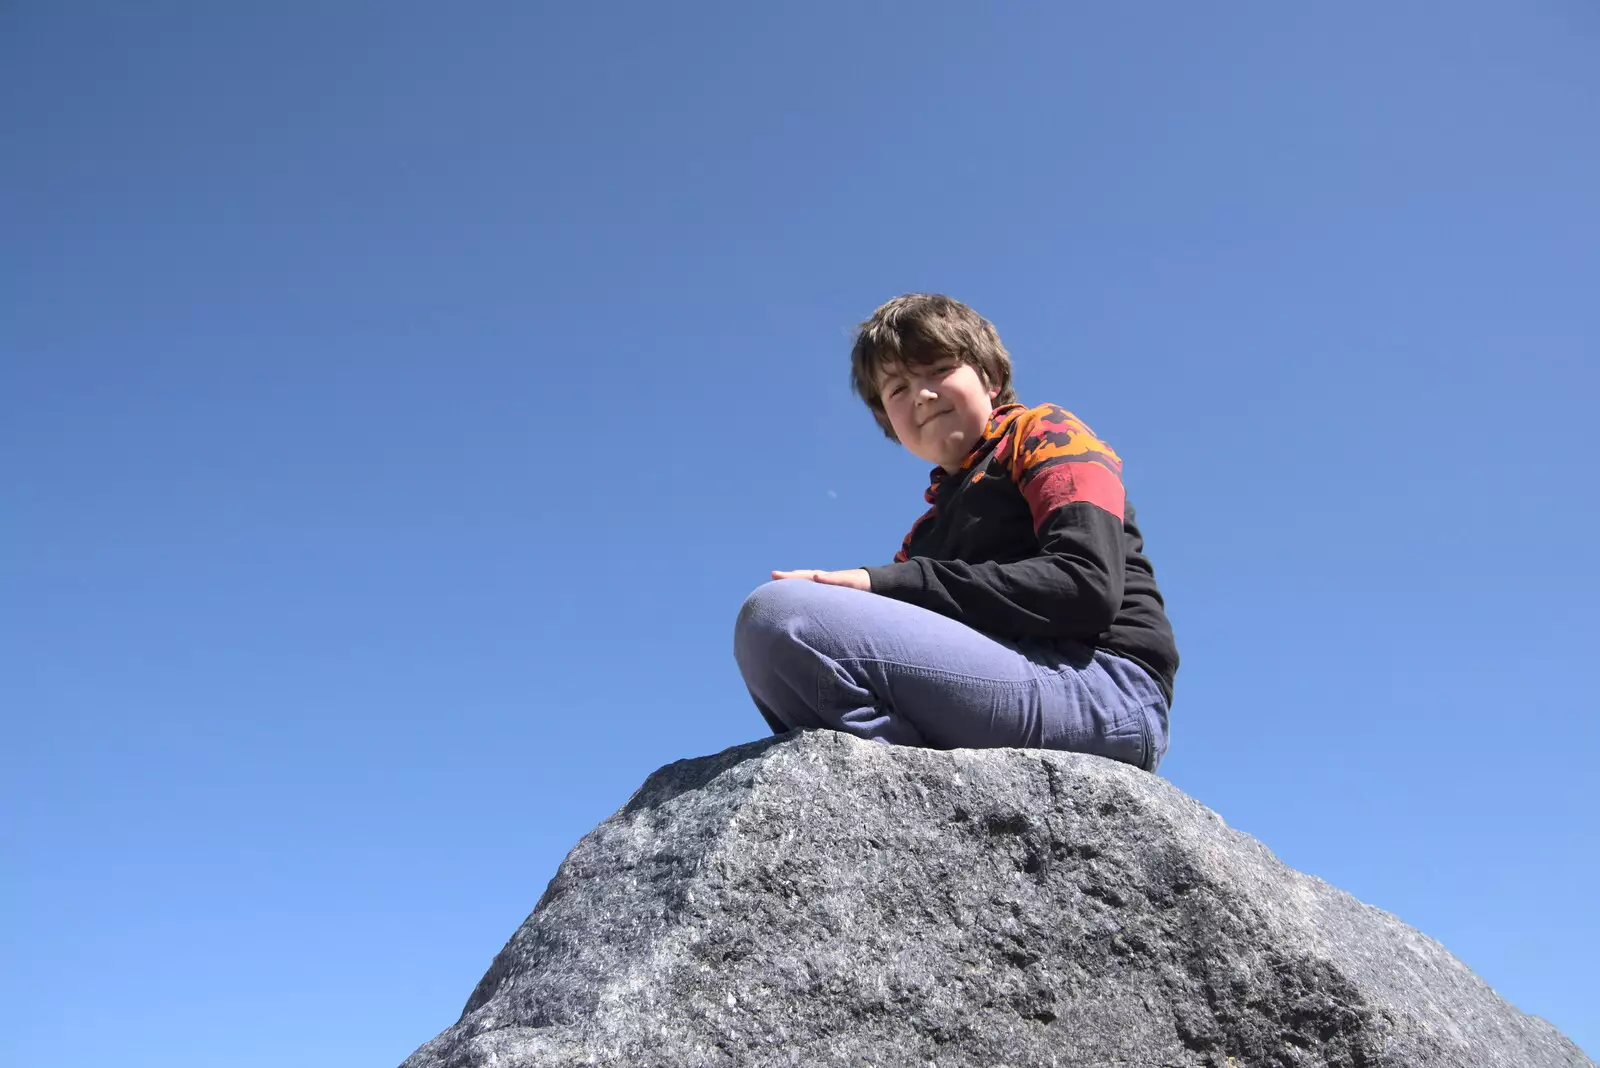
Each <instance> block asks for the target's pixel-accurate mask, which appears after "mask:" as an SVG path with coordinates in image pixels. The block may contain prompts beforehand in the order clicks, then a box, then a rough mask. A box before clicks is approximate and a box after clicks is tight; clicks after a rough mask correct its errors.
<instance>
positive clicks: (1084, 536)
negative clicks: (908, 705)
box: [866, 405, 1126, 639]
mask: <svg viewBox="0 0 1600 1068" xmlns="http://www.w3.org/2000/svg"><path fill="white" fill-rule="evenodd" d="M997 449H999V450H1003V451H1002V452H1001V455H1002V457H1003V458H1004V459H1005V461H1006V464H1007V467H1008V468H1009V470H1010V472H1011V477H1012V480H1013V481H1014V482H1015V483H1016V484H1017V487H1018V488H1019V489H1020V490H1021V491H1022V496H1023V499H1024V500H1026V501H1027V503H1028V511H1029V513H1030V514H1031V516H1032V518H1033V526H1034V532H1035V534H1036V536H1037V537H1038V539H1039V552H1038V555H1036V556H1031V557H1028V558H1027V559H1023V560H1016V561H1013V562H1010V563H994V562H986V563H976V564H969V563H965V562H963V561H960V560H933V559H930V558H928V557H921V556H914V557H911V558H910V559H907V560H904V561H902V562H899V563H894V564H889V565H886V566H883V567H869V568H867V569H866V571H867V574H868V576H869V579H870V582H871V585H872V591H873V592H874V593H879V594H883V595H884V596H886V597H893V598H896V599H897V600H901V601H906V602H909V603H911V604H915V605H920V606H921V607H923V608H927V609H930V610H931V611H934V612H938V613H939V614H940V615H945V616H949V617H951V618H952V619H957V620H960V621H961V622H963V623H965V624H967V625H968V626H970V627H973V628H974V629H977V630H982V631H989V632H992V633H997V634H1004V635H1014V636H1017V637H1051V638H1079V639H1089V638H1093V637H1095V636H1096V635H1098V634H1100V633H1102V632H1103V631H1105V630H1106V629H1107V628H1108V627H1110V626H1111V623H1112V620H1114V619H1115V618H1116V614H1117V610H1118V608H1119V607H1120V606H1121V604H1122V586H1123V578H1124V568H1125V566H1126V564H1125V552H1124V549H1123V536H1122V535H1123V531H1122V522H1123V513H1124V510H1125V505H1126V502H1125V499H1124V493H1123V487H1122V477H1121V470H1122V461H1121V460H1120V459H1119V458H1118V457H1117V454H1116V453H1115V452H1113V451H1112V450H1111V448H1110V446H1108V445H1106V444H1105V443H1104V442H1102V441H1100V440H1099V439H1098V438H1096V437H1095V436H1094V434H1093V433H1092V432H1090V430H1089V428H1088V427H1086V426H1084V425H1083V424H1082V423H1081V422H1079V421H1078V420H1077V419H1076V418H1075V417H1073V416H1072V415H1071V414H1070V413H1068V412H1066V411H1063V410H1062V409H1060V408H1057V407H1055V406H1053V405H1046V406H1043V407H1040V408H1036V409H1034V410H1032V411H1029V412H1026V413H1024V414H1022V415H1021V416H1019V417H1018V418H1017V421H1016V424H1015V425H1014V426H1013V428H1012V430H1011V431H1010V433H1009V434H1008V436H1007V438H1006V439H1003V440H1002V441H1001V442H1000V444H999V445H998V446H997Z"/></svg>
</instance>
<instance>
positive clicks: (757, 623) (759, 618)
mask: <svg viewBox="0 0 1600 1068" xmlns="http://www.w3.org/2000/svg"><path fill="white" fill-rule="evenodd" d="M818 588H819V587H818V585H817V584H816V583H814V582H807V581H805V580H803V579H773V580H772V581H771V582H765V583H762V584H761V585H760V586H757V587H756V588H755V590H753V591H752V592H751V594H750V596H748V597H746V598H745V599H744V604H743V605H741V606H740V607H739V618H738V620H737V621H735V623H734V627H733V651H734V655H735V656H737V657H740V658H744V657H746V656H756V655H760V654H762V653H766V652H769V651H770V650H771V649H772V648H773V646H774V644H776V643H780V642H784V641H788V640H790V639H792V638H794V637H795V636H796V632H797V628H798V627H799V626H801V625H802V624H803V622H804V621H805V620H808V619H811V618H812V617H813V616H814V615H815V614H816V595H817V592H818Z"/></svg>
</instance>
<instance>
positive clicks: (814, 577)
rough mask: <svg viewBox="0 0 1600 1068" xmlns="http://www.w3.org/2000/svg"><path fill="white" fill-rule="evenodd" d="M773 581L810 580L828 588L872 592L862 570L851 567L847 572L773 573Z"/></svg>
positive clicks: (870, 584) (870, 582) (864, 571)
mask: <svg viewBox="0 0 1600 1068" xmlns="http://www.w3.org/2000/svg"><path fill="white" fill-rule="evenodd" d="M772 577H773V578H775V579H810V580H811V581H812V582H823V583H826V584H827V585H829V586H848V587H850V588H851V589H852V590H865V591H867V592H868V593H871V592H872V580H871V579H869V578H867V572H866V570H865V569H864V568H859V567H852V568H851V569H850V570H848V571H774V572H773V573H772Z"/></svg>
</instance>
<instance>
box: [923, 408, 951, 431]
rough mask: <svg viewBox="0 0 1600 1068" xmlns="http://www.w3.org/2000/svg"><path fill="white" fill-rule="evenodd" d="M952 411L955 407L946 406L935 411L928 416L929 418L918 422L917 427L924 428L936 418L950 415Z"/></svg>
mask: <svg viewBox="0 0 1600 1068" xmlns="http://www.w3.org/2000/svg"><path fill="white" fill-rule="evenodd" d="M951 411H953V409H950V408H945V409H943V410H941V411H937V412H934V413H933V414H932V415H930V416H928V418H926V419H924V420H923V421H922V422H920V423H918V424H917V429H919V430H920V429H922V428H923V427H925V426H927V425H928V424H929V423H931V422H933V421H934V420H935V419H937V418H939V417H940V416H941V415H949V414H950V413H951Z"/></svg>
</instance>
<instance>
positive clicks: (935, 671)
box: [817, 656, 1041, 698]
mask: <svg viewBox="0 0 1600 1068" xmlns="http://www.w3.org/2000/svg"><path fill="white" fill-rule="evenodd" d="M835 662H836V663H838V664H841V665H843V664H882V665H884V666H885V667H892V668H896V669H898V670H900V671H903V672H905V673H907V674H911V675H921V676H923V677H925V678H933V679H960V680H961V681H963V682H981V683H983V684H984V685H986V686H1006V687H1013V688H1014V687H1017V686H1033V685H1037V684H1038V683H1039V682H1040V681H1041V680H1039V679H1036V678H1034V679H991V678H987V677H985V676H983V675H968V674H966V673H964V672H960V671H950V670H948V669H946V668H930V667H923V666H922V665H921V664H904V663H901V662H900V661H898V660H884V659H882V658H880V657H875V656H847V657H840V658H838V660H837V661H835ZM821 683H822V680H821V679H820V678H819V679H818V680H817V685H818V696H819V698H820V696H821Z"/></svg>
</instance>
